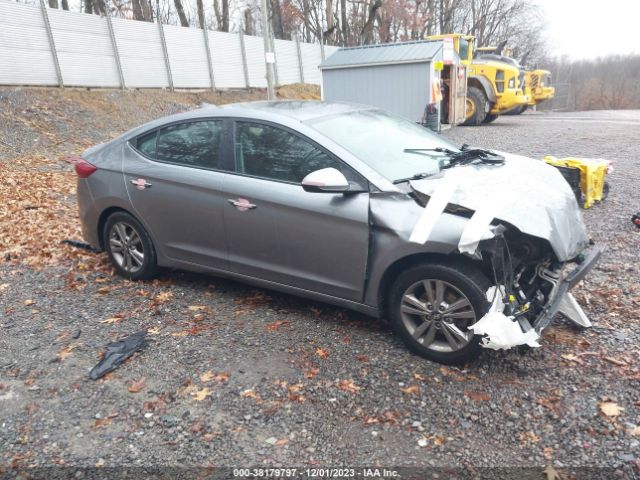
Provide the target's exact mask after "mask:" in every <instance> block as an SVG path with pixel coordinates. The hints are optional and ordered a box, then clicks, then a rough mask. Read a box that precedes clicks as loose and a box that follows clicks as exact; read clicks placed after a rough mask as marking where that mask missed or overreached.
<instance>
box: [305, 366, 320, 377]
mask: <svg viewBox="0 0 640 480" xmlns="http://www.w3.org/2000/svg"><path fill="white" fill-rule="evenodd" d="M319 373H320V369H319V368H315V367H312V368H310V369H309V370H307V371H306V372H304V376H305V377H306V378H308V379H311V378H313V377H315V376H316V375H318V374H319Z"/></svg>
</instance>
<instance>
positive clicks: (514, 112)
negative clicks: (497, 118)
mask: <svg viewBox="0 0 640 480" xmlns="http://www.w3.org/2000/svg"><path fill="white" fill-rule="evenodd" d="M528 108H529V105H520V106H519V107H516V108H514V109H513V110H509V111H508V112H505V113H503V115H520V114H521V113H524V112H526V111H527V109H528Z"/></svg>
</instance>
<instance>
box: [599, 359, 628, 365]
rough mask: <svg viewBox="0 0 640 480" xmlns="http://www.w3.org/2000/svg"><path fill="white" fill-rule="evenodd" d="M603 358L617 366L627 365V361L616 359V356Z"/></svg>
mask: <svg viewBox="0 0 640 480" xmlns="http://www.w3.org/2000/svg"><path fill="white" fill-rule="evenodd" d="M604 359H605V360H606V361H607V362H609V363H613V364H614V365H617V366H619V367H626V366H627V362H624V361H622V360H618V359H617V358H613V357H604Z"/></svg>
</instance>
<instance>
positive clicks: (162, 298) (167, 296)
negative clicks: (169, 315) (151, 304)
mask: <svg viewBox="0 0 640 480" xmlns="http://www.w3.org/2000/svg"><path fill="white" fill-rule="evenodd" d="M143 296H146V295H143ZM172 298H173V292H172V291H168V292H160V293H159V294H157V295H156V296H155V297H153V299H154V300H156V301H158V302H160V303H164V302H168V301H169V300H171V299H172Z"/></svg>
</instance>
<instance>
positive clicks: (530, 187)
mask: <svg viewBox="0 0 640 480" xmlns="http://www.w3.org/2000/svg"><path fill="white" fill-rule="evenodd" d="M496 153H500V154H501V155H503V156H504V157H505V163H504V165H486V164H479V165H466V166H456V167H453V168H450V169H446V170H443V175H442V176H438V177H432V178H426V179H422V180H414V181H411V187H412V188H413V189H414V190H416V191H417V192H420V193H422V194H425V195H428V196H432V195H433V193H434V192H435V191H436V190H437V189H439V188H450V187H451V185H452V184H454V185H456V187H455V188H454V190H453V194H452V196H451V198H450V200H449V203H452V204H456V205H460V206H462V207H465V208H468V209H471V210H475V211H478V210H479V209H483V210H484V211H486V209H487V208H489V209H490V211H491V215H493V218H495V219H498V220H502V221H504V222H508V223H510V224H512V225H514V226H515V227H516V228H518V229H519V230H520V231H522V232H523V233H526V234H528V235H533V236H535V237H539V238H543V239H545V240H548V241H549V243H550V244H551V247H552V248H553V251H554V252H555V254H556V256H557V257H558V259H559V260H560V261H567V260H570V259H572V258H574V257H575V256H576V255H578V254H579V253H580V252H581V251H582V250H583V249H584V248H585V247H586V246H587V245H588V243H589V239H588V238H587V234H586V231H585V227H584V223H583V222H582V215H581V213H580V208H579V206H578V204H577V202H576V199H575V196H574V194H573V192H572V190H571V187H570V186H569V184H568V183H567V182H566V180H565V179H564V178H563V177H562V175H561V174H560V172H559V171H558V170H557V169H556V168H555V167H552V166H550V165H547V164H546V163H544V162H543V161H541V160H534V159H531V158H527V157H523V156H520V155H513V154H508V153H503V152H496Z"/></svg>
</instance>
